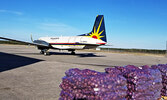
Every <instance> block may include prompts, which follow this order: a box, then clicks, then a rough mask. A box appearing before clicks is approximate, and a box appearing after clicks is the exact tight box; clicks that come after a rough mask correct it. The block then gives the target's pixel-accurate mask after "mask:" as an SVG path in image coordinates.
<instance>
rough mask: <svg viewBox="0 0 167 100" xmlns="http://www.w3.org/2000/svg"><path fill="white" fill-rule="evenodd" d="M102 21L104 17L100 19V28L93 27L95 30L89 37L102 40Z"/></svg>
mask: <svg viewBox="0 0 167 100" xmlns="http://www.w3.org/2000/svg"><path fill="white" fill-rule="evenodd" d="M102 21H103V17H102V18H101V20H100V23H99V25H98V28H97V29H96V26H94V27H93V31H92V32H91V33H89V37H91V38H95V39H99V40H101V38H102V37H104V36H101V34H102V33H103V31H104V30H102V31H100V27H101V23H102Z"/></svg>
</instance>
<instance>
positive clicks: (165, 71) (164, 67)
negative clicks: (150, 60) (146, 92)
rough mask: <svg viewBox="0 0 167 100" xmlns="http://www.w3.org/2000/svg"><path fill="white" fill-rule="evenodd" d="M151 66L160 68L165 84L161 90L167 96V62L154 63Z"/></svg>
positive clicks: (163, 83)
mask: <svg viewBox="0 0 167 100" xmlns="http://www.w3.org/2000/svg"><path fill="white" fill-rule="evenodd" d="M151 67H152V68H154V69H158V70H160V72H161V75H162V85H163V88H162V90H161V95H162V96H165V97H166V96H167V64H159V65H153V66H151Z"/></svg>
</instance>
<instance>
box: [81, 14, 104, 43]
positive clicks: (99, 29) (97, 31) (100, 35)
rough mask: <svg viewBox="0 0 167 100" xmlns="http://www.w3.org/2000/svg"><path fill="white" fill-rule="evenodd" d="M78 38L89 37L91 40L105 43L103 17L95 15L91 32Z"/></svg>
mask: <svg viewBox="0 0 167 100" xmlns="http://www.w3.org/2000/svg"><path fill="white" fill-rule="evenodd" d="M80 36H90V37H92V38H95V39H99V40H102V41H104V42H107V39H106V31H105V24H104V16H103V15H97V17H96V20H95V23H94V26H93V29H92V31H91V32H90V33H88V34H82V35H80Z"/></svg>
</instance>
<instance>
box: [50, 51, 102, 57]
mask: <svg viewBox="0 0 167 100" xmlns="http://www.w3.org/2000/svg"><path fill="white" fill-rule="evenodd" d="M50 55H72V54H71V53H64V52H50ZM73 56H78V57H105V56H103V55H95V54H94V53H76V54H75V55H73Z"/></svg>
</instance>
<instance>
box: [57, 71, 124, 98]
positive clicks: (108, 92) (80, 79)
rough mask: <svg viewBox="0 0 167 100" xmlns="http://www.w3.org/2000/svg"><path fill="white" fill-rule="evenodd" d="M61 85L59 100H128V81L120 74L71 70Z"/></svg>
mask: <svg viewBox="0 0 167 100" xmlns="http://www.w3.org/2000/svg"><path fill="white" fill-rule="evenodd" d="M62 80H63V82H62V83H61V84H60V87H61V88H62V91H61V94H60V96H61V98H60V99H59V100H80V99H81V100H126V98H125V97H126V91H127V87H126V85H127V84H126V79H125V78H124V77H123V76H121V75H118V74H116V73H115V74H107V73H100V72H96V71H93V70H89V69H85V70H79V69H77V68H76V69H70V70H68V71H67V72H66V76H65V77H64V78H63V79H62Z"/></svg>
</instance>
